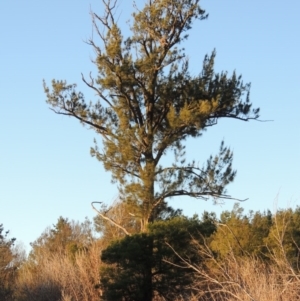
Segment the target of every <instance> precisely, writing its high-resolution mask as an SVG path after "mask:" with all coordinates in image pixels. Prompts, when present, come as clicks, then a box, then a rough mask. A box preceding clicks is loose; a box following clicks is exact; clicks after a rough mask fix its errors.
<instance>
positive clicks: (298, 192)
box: [0, 0, 300, 250]
mask: <svg viewBox="0 0 300 301" xmlns="http://www.w3.org/2000/svg"><path fill="white" fill-rule="evenodd" d="M136 2H137V4H138V5H140V4H142V3H143V2H144V0H136ZM201 3H202V7H203V8H204V9H206V10H207V12H208V13H209V18H208V20H206V21H201V22H200V21H198V22H195V23H194V26H193V29H192V30H191V31H190V37H189V40H188V41H187V42H186V43H185V45H184V46H185V48H186V54H187V55H188V56H189V58H190V67H191V73H192V74H194V75H196V74H198V73H199V72H200V71H201V66H202V61H203V58H204V55H205V54H206V53H211V51H212V50H213V49H214V48H216V50H217V57H216V71H218V72H220V71H222V70H227V71H228V72H229V73H231V72H232V71H233V70H236V72H237V73H238V74H242V75H243V79H244V81H245V82H251V83H252V88H251V101H252V103H253V105H254V107H260V108H261V119H263V120H274V121H272V122H255V121H252V122H248V123H244V122H239V121H228V120H227V121H226V120H224V121H222V122H219V124H218V125H217V126H215V127H213V128H211V129H209V130H208V131H207V132H206V133H205V134H204V136H203V137H202V138H199V139H197V140H190V141H188V144H187V159H191V160H192V159H195V160H196V161H199V162H200V163H201V162H205V160H206V159H207V157H208V156H209V155H210V154H211V153H216V152H217V151H218V147H219V145H220V142H221V140H222V139H223V138H224V140H225V144H226V145H229V146H231V147H232V149H233V150H234V168H235V169H237V177H236V180H235V182H234V183H233V184H231V185H230V186H229V187H228V192H229V194H231V195H232V196H233V197H236V198H241V199H243V198H249V200H248V201H246V202H245V203H242V206H243V207H244V208H245V209H246V211H248V210H250V209H252V210H255V211H256V210H265V209H271V210H273V208H274V200H275V198H276V196H277V195H279V197H278V199H279V207H287V206H296V205H300V182H299V180H300V177H299V171H300V161H299V154H300V139H299V138H300V118H299V112H300V101H299V97H300V73H299V69H300V56H299V54H300V42H299V31H300V18H299V11H300V2H299V1H298V0H287V1H285V2H284V3H283V2H282V1H274V0H273V1H271V0H264V1H259V0H252V1H240V0H222V1H212V0H210V1H209V0H203V1H201ZM90 8H92V9H93V10H94V11H96V12H97V13H99V14H101V12H102V6H101V1H100V0H97V1H96V0H89V1H71V0H64V1H58V0H51V1H49V0H43V1H37V0H35V1H34V0H27V1H13V0H10V1H8V0H3V1H1V2H0V38H1V44H0V123H1V127H0V138H1V140H0V224H1V223H3V224H4V227H5V229H8V230H10V231H11V235H12V236H14V237H16V238H17V239H18V240H21V241H23V242H24V243H25V246H26V247H27V250H28V249H29V248H28V246H29V242H32V241H34V240H35V239H36V238H37V237H38V236H39V235H40V234H41V233H42V231H43V230H44V229H45V228H46V227H47V226H49V225H52V224H55V223H56V221H57V219H58V217H59V216H63V217H68V218H69V219H75V220H79V221H82V220H83V219H84V218H85V217H86V216H87V217H89V218H91V219H92V218H93V216H94V212H93V211H92V208H91V206H90V203H91V202H92V201H103V202H106V203H111V202H112V201H113V200H114V199H115V198H116V197H117V196H118V191H117V188H116V186H115V185H112V184H111V182H110V174H109V173H106V172H105V171H104V169H103V167H102V165H101V164H100V163H99V162H97V161H96V159H94V158H91V157H90V155H89V148H90V146H92V145H93V139H94V138H97V137H96V134H94V133H93V132H92V131H90V130H87V129H86V128H83V127H82V126H81V125H80V124H78V123H77V122H76V121H75V120H73V119H70V118H67V117H64V116H58V115H55V114H54V113H53V112H52V111H50V110H49V108H48V106H47V104H46V103H45V98H46V97H45V95H44V92H43V86H42V80H43V79H45V80H46V82H47V83H49V84H50V81H51V80H52V79H53V78H55V79H66V80H67V81H68V82H69V83H77V84H78V88H79V89H80V90H81V91H82V92H84V93H85V95H86V99H91V100H93V99H95V98H94V95H93V93H92V92H91V91H89V90H88V89H87V88H86V87H85V86H84V84H82V82H81V72H82V73H83V74H85V75H88V73H89V72H90V71H92V72H93V74H94V75H96V72H95V66H93V65H92V63H91V62H90V60H91V58H93V57H94V52H93V50H92V49H91V48H90V47H89V46H88V45H87V44H86V43H85V42H84V41H86V40H87V39H88V38H90V37H91V34H92V26H91V19H90V15H89V11H90ZM132 9H133V5H132V1H131V0H120V6H119V9H118V16H119V21H120V22H121V24H122V29H123V32H124V36H127V35H128V26H127V25H126V22H125V21H126V20H129V19H130V13H131V11H132ZM170 204H174V206H175V207H180V208H183V209H184V212H185V213H186V214H188V215H192V214H194V213H198V214H201V213H202V212H203V210H207V211H215V212H220V211H221V210H225V209H228V210H230V209H231V208H232V205H233V202H232V201H227V202H226V203H225V204H224V205H223V206H222V207H220V206H213V205H212V203H211V202H204V201H201V200H194V199H186V198H179V199H178V200H175V199H174V200H170Z"/></svg>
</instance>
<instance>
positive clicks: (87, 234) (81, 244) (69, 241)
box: [29, 217, 93, 265]
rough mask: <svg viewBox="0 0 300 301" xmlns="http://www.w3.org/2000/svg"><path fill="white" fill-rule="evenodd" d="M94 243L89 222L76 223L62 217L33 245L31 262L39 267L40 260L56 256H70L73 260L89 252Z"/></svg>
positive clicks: (30, 256)
mask: <svg viewBox="0 0 300 301" xmlns="http://www.w3.org/2000/svg"><path fill="white" fill-rule="evenodd" d="M92 241H93V234H92V228H91V222H90V221H89V220H87V219H86V220H85V221H84V222H83V223H75V222H74V221H69V220H68V219H67V218H63V217H60V218H59V219H58V221H57V223H56V224H55V225H53V228H51V229H49V228H48V229H46V231H44V232H43V233H42V235H41V236H40V237H39V238H38V239H37V240H36V241H34V242H33V243H31V247H32V251H31V252H30V255H29V261H30V262H31V263H33V264H34V265H38V262H39V259H40V258H41V259H43V258H44V257H45V256H51V255H54V254H60V255H61V256H63V255H68V256H69V258H70V259H71V260H73V259H74V257H75V254H76V253H77V252H79V251H83V250H87V249H88V247H89V245H90V244H91V242H92Z"/></svg>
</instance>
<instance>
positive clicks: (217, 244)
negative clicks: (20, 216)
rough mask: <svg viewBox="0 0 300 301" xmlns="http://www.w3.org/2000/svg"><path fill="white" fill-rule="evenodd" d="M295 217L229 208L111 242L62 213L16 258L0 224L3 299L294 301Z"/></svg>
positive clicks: (298, 290) (287, 212)
mask: <svg viewBox="0 0 300 301" xmlns="http://www.w3.org/2000/svg"><path fill="white" fill-rule="evenodd" d="M299 212H300V208H299V207H297V208H295V209H291V208H289V209H284V210H283V209H280V210H278V211H277V212H275V213H274V214H271V213H270V212H263V213H261V212H255V213H254V212H249V213H248V214H244V212H243V209H242V208H241V207H240V206H238V205H235V206H234V208H233V209H232V211H224V212H222V213H221V215H220V216H219V217H217V216H216V215H215V214H213V213H208V212H204V213H203V215H202V217H201V218H198V217H197V216H194V217H192V218H187V217H185V216H183V215H178V216H175V217H171V218H169V219H166V220H160V221H157V222H155V223H152V224H150V225H149V226H148V227H149V228H148V231H147V232H146V233H138V234H134V235H130V236H129V235H127V236H125V237H120V238H115V239H111V240H110V241H109V242H107V241H106V239H107V236H105V235H104V236H100V237H98V238H97V237H96V236H95V233H94V230H93V226H92V224H91V223H90V222H89V221H87V220H86V221H84V222H83V223H78V222H74V221H69V220H68V219H66V218H61V217H60V218H59V219H58V221H57V223H56V224H55V225H53V226H52V227H51V228H48V229H46V231H44V232H43V233H42V234H41V236H40V237H39V238H38V239H37V240H36V241H35V242H34V243H33V244H32V250H31V253H30V254H29V256H28V257H27V259H26V260H23V261H20V260H19V259H18V258H20V255H18V254H17V251H16V250H15V249H14V248H13V243H14V239H9V238H7V236H5V234H3V233H4V232H3V231H4V230H3V227H1V229H2V230H1V248H0V256H1V257H0V258H1V270H0V279H1V282H0V283H1V286H0V293H1V300H15V301H29V300H30V301H31V300H34V301H40V300H41V301H42V300H43V301H44V300H46V301H70V300H80V301H90V300H91V301H96V300H97V301H98V300H135V301H137V300H176V301H179V300H195V301H196V300H197V301H208V300H209V301H223V300H230V301H231V300H232V301H233V300H234V301H236V300H243V301H244V300H246V301H247V300H249V301H250V300H262V301H264V300H268V301H270V300H272V301H273V300H283V301H285V300H286V301H287V300H298V299H297V298H299V296H300V270H299V255H300V249H299V237H298V232H299V223H298V222H299ZM108 225H109V224H108ZM58 229H60V230H59V231H58ZM102 230H103V229H102ZM101 233H103V232H101ZM58 238H60V239H58ZM74 245H75V246H80V247H76V248H74V247H70V246H74ZM74 250H75V251H74ZM4 262H5V263H4Z"/></svg>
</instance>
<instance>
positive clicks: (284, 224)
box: [265, 207, 300, 268]
mask: <svg viewBox="0 0 300 301" xmlns="http://www.w3.org/2000/svg"><path fill="white" fill-rule="evenodd" d="M265 243H266V244H267V246H268V247H269V249H270V250H271V253H273V254H274V255H275V256H276V257H278V258H279V257H281V258H286V259H287V260H288V262H289V263H290V264H291V265H292V266H293V267H294V268H299V258H300V207H297V208H296V209H295V210H292V209H286V210H278V211H277V212H276V214H275V215H274V217H273V221H272V227H270V232H269V235H268V237H267V238H266V239H265Z"/></svg>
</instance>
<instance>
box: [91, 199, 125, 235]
mask: <svg viewBox="0 0 300 301" xmlns="http://www.w3.org/2000/svg"><path fill="white" fill-rule="evenodd" d="M94 204H101V202H92V203H91V205H92V208H93V209H94V210H95V211H96V212H97V213H98V214H99V215H100V216H101V217H102V218H103V219H105V220H107V221H109V222H111V223H112V224H113V225H115V226H116V227H118V228H119V229H121V230H122V231H123V232H124V233H125V234H126V235H128V236H131V234H130V233H129V232H128V231H127V230H126V229H125V228H124V227H122V226H121V225H120V224H118V223H116V222H115V221H114V220H113V219H111V218H109V217H107V216H105V215H104V214H102V213H101V212H100V211H99V210H97V209H96V208H95V206H94Z"/></svg>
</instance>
